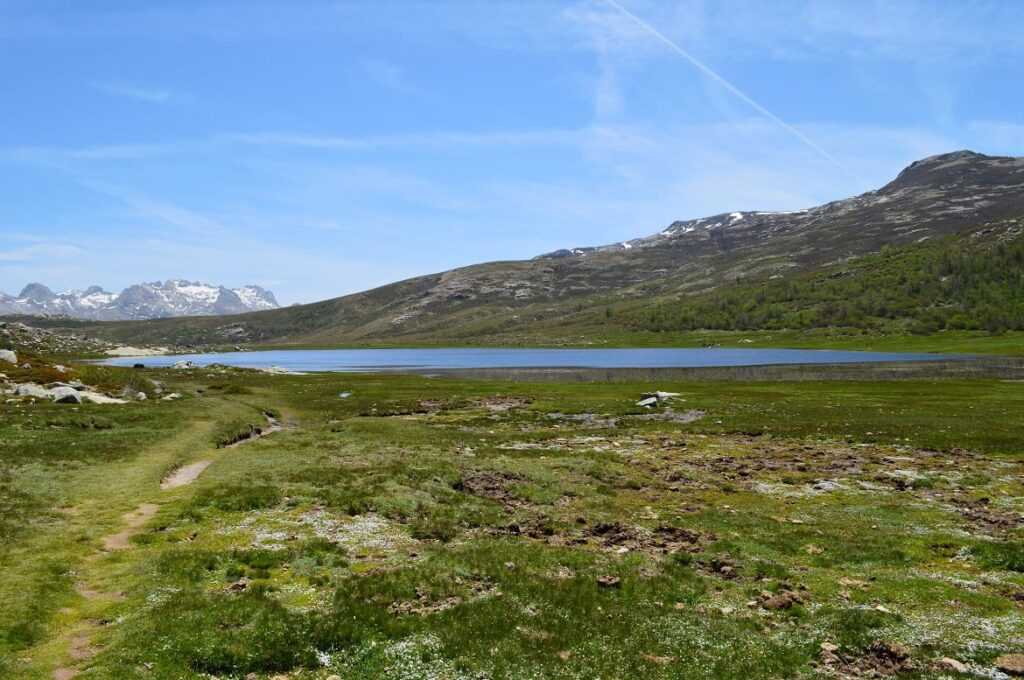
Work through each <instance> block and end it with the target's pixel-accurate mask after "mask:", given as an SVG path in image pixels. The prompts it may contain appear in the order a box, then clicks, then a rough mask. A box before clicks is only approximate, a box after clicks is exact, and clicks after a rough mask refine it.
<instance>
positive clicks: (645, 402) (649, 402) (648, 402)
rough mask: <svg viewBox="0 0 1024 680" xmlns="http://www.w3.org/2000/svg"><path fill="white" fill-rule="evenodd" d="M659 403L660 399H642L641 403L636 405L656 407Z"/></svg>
mask: <svg viewBox="0 0 1024 680" xmlns="http://www.w3.org/2000/svg"><path fill="white" fill-rule="evenodd" d="M657 403H658V398H657V397H648V398H646V399H641V400H640V401H638V402H636V405H637V406H654V405H655V404H657Z"/></svg>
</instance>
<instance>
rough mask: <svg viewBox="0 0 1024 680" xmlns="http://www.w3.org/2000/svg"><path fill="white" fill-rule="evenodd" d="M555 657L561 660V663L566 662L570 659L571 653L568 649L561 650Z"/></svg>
mask: <svg viewBox="0 0 1024 680" xmlns="http://www.w3.org/2000/svg"><path fill="white" fill-rule="evenodd" d="M556 656H557V657H558V658H559V659H561V660H562V661H568V660H569V659H571V658H572V652H571V651H569V650H568V649H563V650H562V651H560V652H558V654H556Z"/></svg>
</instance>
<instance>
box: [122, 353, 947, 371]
mask: <svg viewBox="0 0 1024 680" xmlns="http://www.w3.org/2000/svg"><path fill="white" fill-rule="evenodd" d="M964 358H967V357H965V356H963V355H951V354H912V353H906V352H854V351H842V350H807V349H753V348H751V349H745V348H744V349H733V348H724V347H713V348H705V347H689V348H636V349H628V348H624V349H502V348H490V347H470V348H431V349H318V350H305V349H293V350H268V351H262V352H224V353H221V354H189V355H173V356H152V357H118V358H115V359H108V360H105V361H104V362H103V363H105V364H108V365H112V366H131V365H132V364H135V363H143V364H145V365H146V366H170V365H173V364H174V363H175V362H178V361H186V360H187V361H193V362H195V364H196V365H197V366H207V365H209V364H225V365H228V366H240V367H245V368H267V367H269V366H272V365H273V366H280V367H282V368H286V369H289V370H292V371H396V370H444V369H463V368H694V367H700V366H763V365H769V364H840V363H841V364H849V363H867V362H876V361H900V362H903V361H929V360H931V361H935V360H942V359H946V360H948V359H964Z"/></svg>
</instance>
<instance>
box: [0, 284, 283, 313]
mask: <svg viewBox="0 0 1024 680" xmlns="http://www.w3.org/2000/svg"><path fill="white" fill-rule="evenodd" d="M278 306H279V305H278V304H277V300H276V299H274V294H273V293H271V292H270V291H268V290H264V289H263V288H260V287H259V286H246V287H244V288H237V289H234V290H229V289H228V288H225V287H224V286H210V285H207V284H204V283H198V282H191V281H185V280H182V279H169V280H168V281H166V282H160V281H157V282H155V283H140V284H137V285H134V286H130V287H128V288H125V289H124V290H123V291H121V293H119V294H118V293H111V292H108V291H105V290H103V289H102V288H101V287H99V286H90V287H89V288H86V289H85V290H84V291H80V290H68V291H64V292H62V293H54V292H53V291H52V290H50V289H49V288H47V287H46V286H44V285H43V284H41V283H30V284H28V285H27V286H25V288H24V289H23V290H22V291H21V293H19V294H18V296H17V297H14V296H10V295H5V294H3V293H0V315H13V314H46V315H64V316H69V317H71V318H75V319H92V320H99V321H113V320H125V319H161V318H167V317H176V316H211V315H228V314H242V313H244V312H253V311H259V310H266V309H277V308H278Z"/></svg>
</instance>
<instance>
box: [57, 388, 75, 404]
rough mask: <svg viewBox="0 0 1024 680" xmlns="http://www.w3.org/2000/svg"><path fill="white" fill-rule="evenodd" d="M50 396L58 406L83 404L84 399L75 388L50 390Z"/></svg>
mask: <svg viewBox="0 0 1024 680" xmlns="http://www.w3.org/2000/svg"><path fill="white" fill-rule="evenodd" d="M50 395H51V396H52V397H53V400H54V401H55V402H57V403H58V404H81V403H82V397H81V395H79V394H78V390H76V389H75V388H74V387H67V386H61V387H55V388H53V389H52V390H50Z"/></svg>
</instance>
